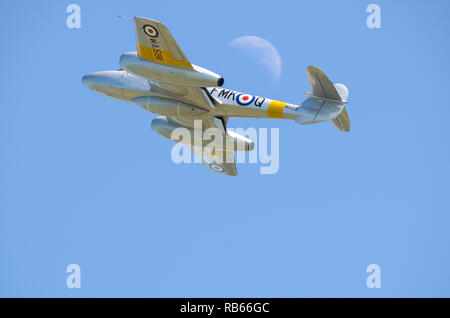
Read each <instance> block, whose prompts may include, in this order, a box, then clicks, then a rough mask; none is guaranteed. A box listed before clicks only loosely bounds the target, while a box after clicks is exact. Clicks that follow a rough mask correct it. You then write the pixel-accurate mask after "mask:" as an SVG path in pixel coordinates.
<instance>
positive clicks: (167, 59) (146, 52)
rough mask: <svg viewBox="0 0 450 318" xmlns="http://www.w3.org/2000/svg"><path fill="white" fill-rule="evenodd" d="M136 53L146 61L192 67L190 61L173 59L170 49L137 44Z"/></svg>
mask: <svg viewBox="0 0 450 318" xmlns="http://www.w3.org/2000/svg"><path fill="white" fill-rule="evenodd" d="M137 53H138V55H139V56H140V57H141V58H143V59H145V60H147V61H151V62H155V63H162V64H167V65H173V66H184V67H192V65H191V63H189V62H185V61H178V60H175V59H174V58H173V55H172V53H170V51H166V50H160V49H154V48H151V47H147V46H143V45H140V44H137Z"/></svg>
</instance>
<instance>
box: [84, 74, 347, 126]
mask: <svg viewBox="0 0 450 318" xmlns="http://www.w3.org/2000/svg"><path fill="white" fill-rule="evenodd" d="M82 81H83V84H85V85H86V86H88V87H89V88H91V89H93V90H94V91H96V92H98V93H100V94H103V95H106V96H108V97H111V98H115V99H118V100H121V101H125V102H129V103H133V100H135V99H136V98H139V97H145V96H147V97H152V96H153V97H160V98H167V99H171V100H174V101H175V102H176V101H177V96H176V94H172V93H171V92H170V91H167V90H161V89H158V82H154V84H153V82H152V84H150V82H149V80H148V79H146V78H142V77H140V76H136V75H134V74H132V73H129V72H127V71H125V70H118V71H100V72H95V73H91V74H88V75H86V76H84V77H83V79H82ZM150 81H151V80H150ZM206 91H207V93H208V94H209V96H210V97H211V98H212V99H213V100H215V101H216V102H215V103H214V104H215V107H214V109H212V110H210V114H211V115H213V116H223V117H254V118H283V119H296V121H297V122H298V123H301V124H310V123H316V122H321V121H325V120H329V116H330V115H331V114H330V109H331V112H338V111H340V108H341V107H342V106H341V105H339V104H336V103H332V102H327V101H323V100H318V99H315V98H308V99H306V100H305V101H304V102H303V103H302V105H294V104H290V103H283V102H279V101H275V100H272V99H269V98H265V97H259V96H254V95H251V94H244V93H241V92H238V91H234V90H230V89H225V88H219V87H207V88H206ZM324 103H328V105H327V106H328V107H322V106H323V104H324ZM321 108H323V110H325V109H326V110H327V111H326V113H325V114H322V113H321ZM323 110H322V112H323Z"/></svg>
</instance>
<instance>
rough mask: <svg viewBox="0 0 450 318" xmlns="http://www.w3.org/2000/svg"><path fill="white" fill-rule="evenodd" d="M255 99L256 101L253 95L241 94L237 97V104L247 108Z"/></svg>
mask: <svg viewBox="0 0 450 318" xmlns="http://www.w3.org/2000/svg"><path fill="white" fill-rule="evenodd" d="M254 99H255V96H253V95H249V94H239V95H238V96H237V97H236V102H237V103H238V104H239V105H241V106H247V105H250V104H251V103H252V102H253V100H254Z"/></svg>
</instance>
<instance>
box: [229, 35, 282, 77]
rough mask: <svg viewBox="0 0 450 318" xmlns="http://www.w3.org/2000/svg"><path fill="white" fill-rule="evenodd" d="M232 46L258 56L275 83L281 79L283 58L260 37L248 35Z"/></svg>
mask: <svg viewBox="0 0 450 318" xmlns="http://www.w3.org/2000/svg"><path fill="white" fill-rule="evenodd" d="M229 45H230V46H233V47H236V48H240V49H243V50H245V51H247V52H248V53H249V54H251V55H253V56H256V57H257V58H258V60H259V62H260V63H261V64H262V65H263V66H264V67H265V68H266V69H267V70H268V71H269V73H270V74H271V75H272V76H273V78H274V79H275V81H278V80H279V79H280V77H281V57H280V54H279V53H278V51H277V49H276V48H275V46H273V45H272V43H270V42H269V41H267V40H266V39H263V38H261V37H259V36H254V35H246V36H242V37H239V38H236V39H234V40H233V41H231V42H230V43H229Z"/></svg>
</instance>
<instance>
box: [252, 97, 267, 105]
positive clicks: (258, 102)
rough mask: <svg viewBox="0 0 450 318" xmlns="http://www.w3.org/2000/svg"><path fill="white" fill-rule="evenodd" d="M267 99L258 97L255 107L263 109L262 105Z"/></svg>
mask: <svg viewBox="0 0 450 318" xmlns="http://www.w3.org/2000/svg"><path fill="white" fill-rule="evenodd" d="M265 100H266V99H265V98H264V97H256V99H255V102H254V104H255V106H256V107H259V108H261V105H262V104H263V103H264V101H265Z"/></svg>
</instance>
